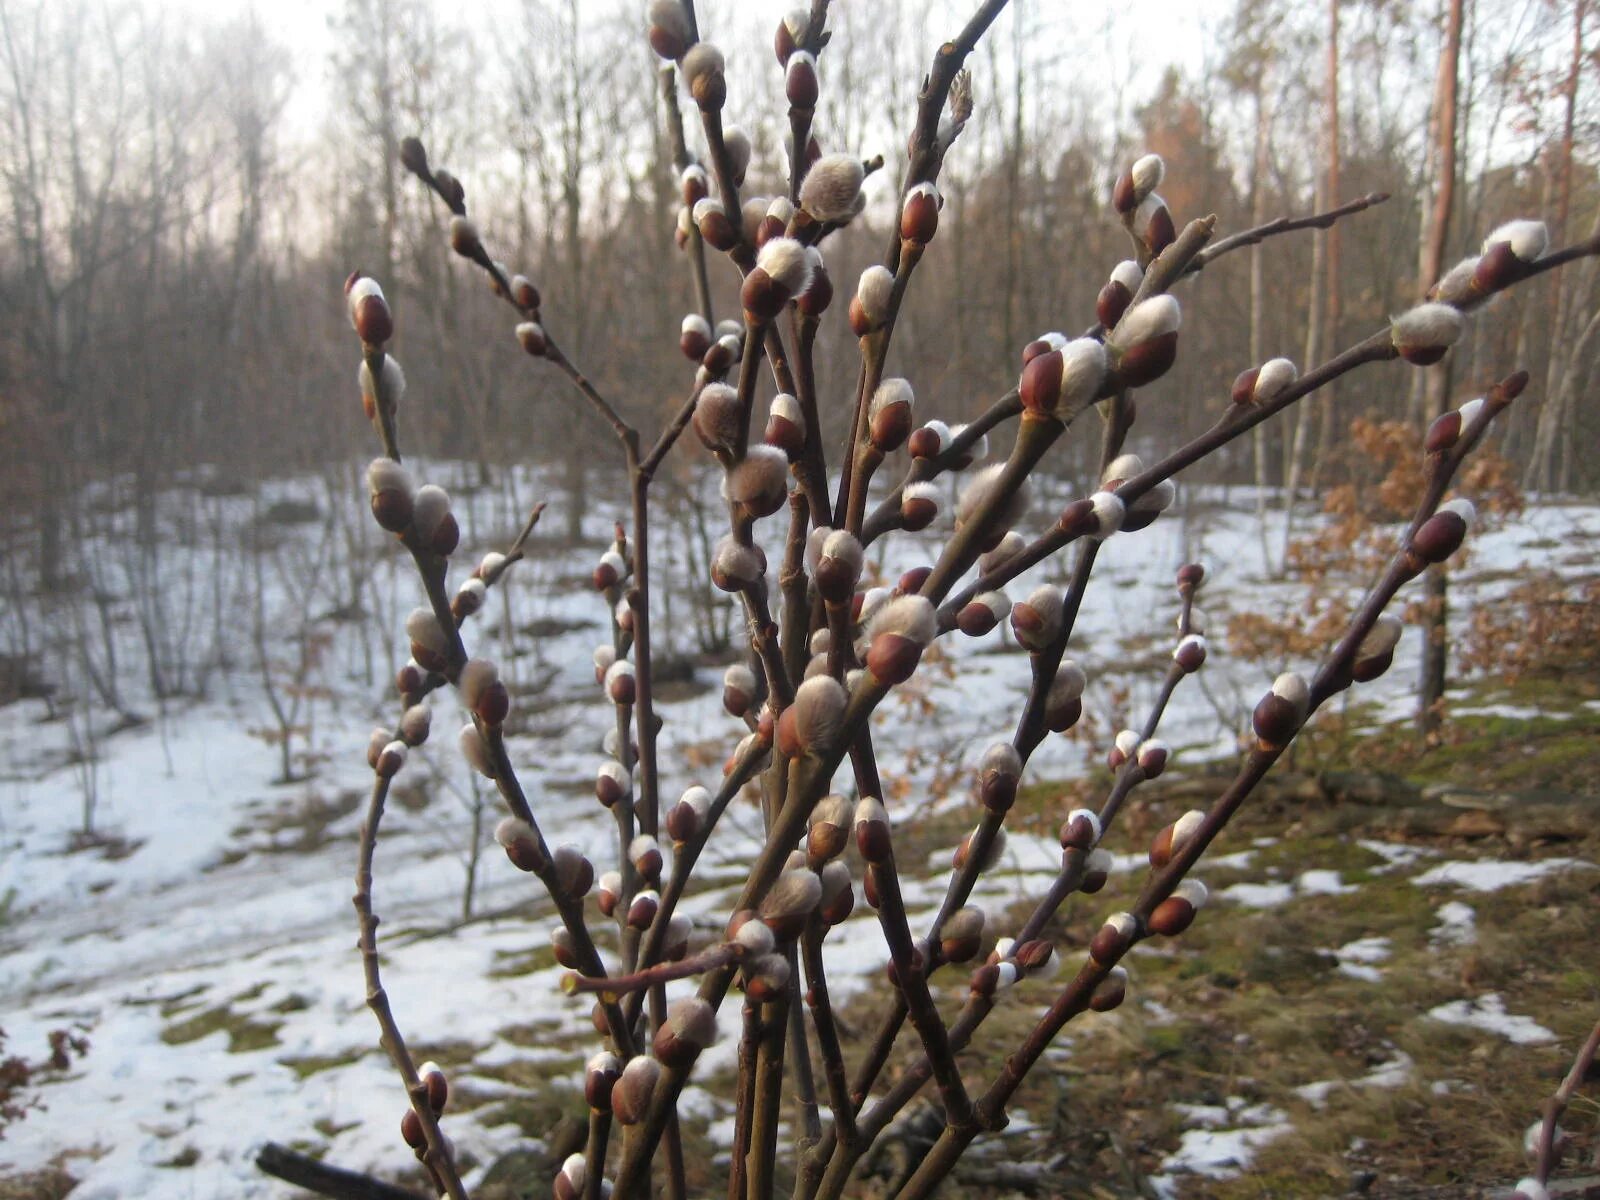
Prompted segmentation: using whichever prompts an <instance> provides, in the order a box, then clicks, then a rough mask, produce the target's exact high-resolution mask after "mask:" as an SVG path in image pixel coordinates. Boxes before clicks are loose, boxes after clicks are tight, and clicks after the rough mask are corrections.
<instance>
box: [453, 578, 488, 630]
mask: <svg viewBox="0 0 1600 1200" xmlns="http://www.w3.org/2000/svg"><path fill="white" fill-rule="evenodd" d="M488 590H489V589H488V587H487V586H486V585H485V584H484V582H483V580H481V579H479V578H477V577H476V576H472V577H469V578H467V579H464V580H462V581H461V586H460V587H458V588H457V589H456V594H455V595H454V596H453V597H452V598H451V600H450V614H451V615H452V616H453V617H455V619H456V620H457V621H464V620H466V619H467V618H468V617H470V616H471V615H472V614H473V613H475V612H477V611H478V610H479V609H480V608H482V607H483V602H484V599H485V598H486V596H487V594H488Z"/></svg>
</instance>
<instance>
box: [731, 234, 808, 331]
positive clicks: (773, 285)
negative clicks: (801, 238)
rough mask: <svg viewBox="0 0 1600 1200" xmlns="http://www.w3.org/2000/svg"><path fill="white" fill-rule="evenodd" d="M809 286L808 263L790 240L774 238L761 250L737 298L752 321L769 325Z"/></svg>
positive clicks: (798, 248)
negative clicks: (785, 306)
mask: <svg viewBox="0 0 1600 1200" xmlns="http://www.w3.org/2000/svg"><path fill="white" fill-rule="evenodd" d="M810 282H811V259H810V257H809V256H808V255H807V254H806V248H805V247H804V246H802V245H801V244H800V243H799V242H797V241H795V239H793V238H788V237H775V238H773V239H772V240H771V241H769V242H767V243H766V244H765V245H764V246H762V247H761V252H760V254H758V255H757V256H756V265H755V267H754V269H752V270H751V272H750V274H748V275H746V276H745V280H744V287H743V290H742V291H741V293H740V298H741V300H742V302H743V304H744V308H745V312H746V313H748V314H749V315H750V318H751V319H753V320H755V321H770V320H772V319H773V318H774V317H776V316H777V315H778V314H779V313H780V312H782V311H783V306H784V305H785V304H787V303H788V302H789V301H790V300H792V299H794V298H795V297H796V296H798V295H799V294H800V293H801V292H803V291H805V290H806V285H807V284H808V283H810Z"/></svg>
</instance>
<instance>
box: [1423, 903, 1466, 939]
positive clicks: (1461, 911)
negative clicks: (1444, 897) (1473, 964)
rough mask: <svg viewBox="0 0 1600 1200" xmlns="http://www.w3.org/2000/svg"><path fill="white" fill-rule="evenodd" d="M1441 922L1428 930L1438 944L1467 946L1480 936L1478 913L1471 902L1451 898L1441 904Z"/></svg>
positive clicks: (1439, 916)
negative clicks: (1464, 902)
mask: <svg viewBox="0 0 1600 1200" xmlns="http://www.w3.org/2000/svg"><path fill="white" fill-rule="evenodd" d="M1435 915H1436V916H1437V917H1438V918H1439V923H1438V924H1437V925H1435V926H1434V927H1433V928H1432V929H1430V930H1429V931H1428V939H1429V940H1430V941H1431V942H1433V943H1434V945H1436V946H1465V945H1469V944H1470V943H1472V942H1474V941H1476V940H1477V938H1478V929H1477V925H1478V914H1477V912H1476V911H1474V909H1473V908H1472V906H1471V905H1470V904H1462V903H1461V902H1460V901H1459V900H1451V901H1449V902H1447V903H1445V904H1441V905H1440V906H1439V909H1438V912H1437V913H1436V914H1435Z"/></svg>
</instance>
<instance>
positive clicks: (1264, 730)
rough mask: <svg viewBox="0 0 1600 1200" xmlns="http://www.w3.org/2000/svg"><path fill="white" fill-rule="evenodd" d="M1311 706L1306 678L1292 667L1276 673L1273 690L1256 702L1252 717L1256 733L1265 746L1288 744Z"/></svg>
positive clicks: (1275, 746)
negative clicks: (1281, 672)
mask: <svg viewBox="0 0 1600 1200" xmlns="http://www.w3.org/2000/svg"><path fill="white" fill-rule="evenodd" d="M1310 706H1311V689H1310V688H1309V687H1308V686H1307V685H1306V681H1305V680H1304V679H1303V678H1301V677H1300V676H1299V675H1296V674H1295V673H1294V672H1293V671H1287V672H1285V673H1284V674H1282V675H1279V676H1278V678H1277V679H1275V680H1273V682H1272V690H1271V691H1269V692H1268V693H1267V694H1266V695H1265V696H1263V697H1261V701H1260V703H1258V704H1257V705H1256V709H1255V714H1254V716H1253V718H1252V724H1253V725H1254V726H1255V731H1256V736H1257V737H1258V738H1260V739H1261V742H1262V744H1263V745H1264V746H1268V747H1273V748H1277V747H1282V746H1286V745H1288V744H1289V739H1290V738H1292V737H1294V735H1295V733H1296V732H1297V731H1298V730H1299V728H1300V726H1301V725H1302V724H1304V723H1305V719H1306V714H1307V712H1308V711H1309V709H1310Z"/></svg>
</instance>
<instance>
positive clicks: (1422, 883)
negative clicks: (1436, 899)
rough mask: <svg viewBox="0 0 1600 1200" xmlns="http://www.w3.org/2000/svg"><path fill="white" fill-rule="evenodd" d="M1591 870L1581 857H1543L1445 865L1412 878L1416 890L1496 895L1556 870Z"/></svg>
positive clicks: (1442, 864)
mask: <svg viewBox="0 0 1600 1200" xmlns="http://www.w3.org/2000/svg"><path fill="white" fill-rule="evenodd" d="M1576 869H1586V870H1591V871H1592V870H1594V869H1595V866H1594V864H1593V863H1589V862H1585V861H1584V860H1583V859H1581V858H1544V859H1540V860H1539V861H1538V862H1446V863H1440V864H1439V865H1438V866H1436V867H1433V868H1432V869H1430V870H1427V871H1424V872H1423V873H1422V874H1421V875H1418V876H1416V877H1415V878H1413V879H1412V881H1411V882H1413V883H1415V884H1416V885H1417V886H1418V887H1458V888H1465V889H1466V890H1467V891H1469V892H1498V891H1499V890H1500V889H1501V888H1506V887H1515V886H1517V885H1518V884H1522V883H1532V882H1533V881H1534V880H1536V879H1543V878H1544V877H1545V876H1546V875H1553V874H1555V873H1557V872H1559V871H1569V870H1576Z"/></svg>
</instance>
